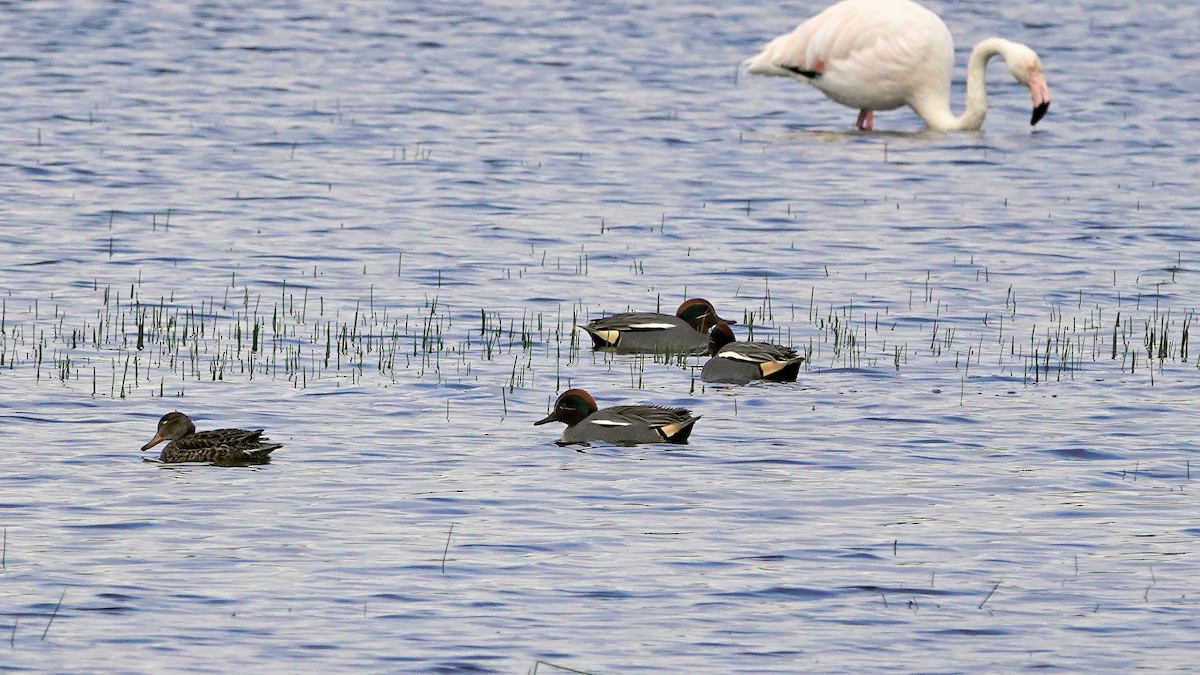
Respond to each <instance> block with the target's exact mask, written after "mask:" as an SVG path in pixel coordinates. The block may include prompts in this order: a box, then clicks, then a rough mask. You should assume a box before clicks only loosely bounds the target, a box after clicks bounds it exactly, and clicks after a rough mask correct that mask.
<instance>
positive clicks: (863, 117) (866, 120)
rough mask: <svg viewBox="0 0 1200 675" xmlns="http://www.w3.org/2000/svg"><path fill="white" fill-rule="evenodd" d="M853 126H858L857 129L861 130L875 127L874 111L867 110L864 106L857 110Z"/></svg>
mask: <svg viewBox="0 0 1200 675" xmlns="http://www.w3.org/2000/svg"><path fill="white" fill-rule="evenodd" d="M854 126H856V127H858V128H859V129H862V130H863V131H870V130H871V129H873V128H874V127H875V113H874V111H871V110H867V109H866V108H863V109H862V110H859V111H858V121H857V122H855V123H854Z"/></svg>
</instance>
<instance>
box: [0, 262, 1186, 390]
mask: <svg viewBox="0 0 1200 675" xmlns="http://www.w3.org/2000/svg"><path fill="white" fill-rule="evenodd" d="M827 274H828V272H827ZM990 276H991V275H988V274H987V273H986V272H985V273H984V274H983V275H982V277H983V278H981V279H979V280H980V282H981V283H982V284H983V285H984V286H983V291H978V289H976V291H973V292H990V291H994V290H995V288H996V285H995V284H993V283H992V282H991V280H990ZM439 279H440V275H439ZM911 288H912V290H911V291H910V293H909V295H908V297H906V298H903V299H901V300H900V301H896V300H895V299H888V298H870V299H868V300H867V301H855V300H844V299H843V300H826V299H823V298H821V297H819V296H818V293H817V290H816V287H815V286H812V287H810V288H809V289H808V293H807V294H806V297H804V296H802V297H801V298H800V299H799V300H795V299H788V300H786V301H781V300H780V299H779V298H778V297H777V296H775V297H773V294H772V290H771V289H770V286H769V280H765V281H764V283H763V286H762V292H761V294H759V293H758V292H757V291H754V292H747V291H745V290H744V289H739V290H738V297H740V298H743V299H745V302H744V303H743V304H744V306H746V307H747V309H744V310H743V315H742V322H741V328H744V329H745V330H746V331H748V333H749V334H748V335H747V336H745V337H744V338H743V339H749V340H764V341H769V342H775V343H778V344H785V345H795V346H796V348H797V349H798V351H800V352H801V353H802V354H803V355H804V356H805V359H806V367H807V368H810V369H812V368H864V369H888V370H894V371H902V370H913V369H915V370H916V372H918V373H919V374H924V375H928V376H933V377H939V376H944V375H945V374H946V371H945V369H946V368H952V369H954V371H955V372H954V373H953V374H952V376H953V377H954V378H955V379H958V378H961V379H963V380H965V379H966V378H970V377H974V376H980V375H984V374H986V375H990V376H999V377H1003V378H1006V379H1010V380H1019V381H1020V382H1023V383H1026V384H1039V383H1042V382H1046V381H1058V380H1062V379H1064V378H1073V377H1075V376H1076V374H1077V373H1080V372H1083V371H1115V372H1117V373H1124V374H1135V373H1142V372H1144V373H1147V374H1148V376H1149V378H1150V380H1151V382H1153V381H1154V378H1155V375H1156V373H1158V372H1161V371H1162V370H1163V369H1164V368H1166V367H1167V366H1168V365H1169V364H1180V365H1183V364H1188V365H1189V366H1190V364H1191V363H1192V361H1191V359H1190V356H1191V354H1190V344H1189V336H1190V332H1191V327H1192V323H1193V320H1194V318H1195V310H1193V309H1191V308H1175V307H1164V306H1162V304H1161V303H1162V300H1163V298H1164V297H1165V296H1164V295H1163V294H1162V284H1156V285H1155V286H1154V287H1153V290H1152V291H1151V292H1145V293H1139V292H1137V291H1136V289H1135V292H1134V293H1132V294H1128V293H1125V294H1122V293H1120V292H1117V291H1115V290H1113V289H1106V290H1105V292H1104V293H1099V292H1096V291H1095V290H1093V291H1092V292H1090V293H1085V292H1084V291H1082V290H1081V291H1078V292H1077V293H1075V294H1073V295H1072V296H1070V298H1071V300H1073V301H1074V302H1063V299H1062V298H1061V297H1060V298H1057V299H1054V300H1048V301H1047V304H1046V306H1045V307H1044V308H1040V309H1039V308H1035V309H1033V310H1031V308H1030V304H1031V303H1026V302H1024V301H1022V302H1020V303H1019V302H1018V290H1017V289H1014V288H1013V287H1011V286H1008V287H1007V288H1006V289H1005V291H1004V294H1003V298H1000V296H999V294H996V298H997V302H996V303H995V311H985V312H983V313H982V314H975V315H968V314H962V313H954V312H952V311H951V307H952V306H957V305H959V304H966V303H965V302H960V301H959V299H957V298H955V297H954V296H953V295H951V294H948V293H946V292H945V291H939V289H938V288H937V284H936V283H934V281H933V280H932V278H931V275H929V274H926V275H925V279H923V280H921V282H919V283H914V284H911ZM440 290H442V289H441V287H440V282H439V286H438V287H437V288H435V289H431V291H440ZM91 291H92V295H91V296H90V297H91V298H92V300H93V301H94V303H95V309H94V310H93V311H92V312H91V313H90V314H89V315H87V316H77V315H68V313H67V312H65V311H63V310H61V309H60V306H59V305H58V304H57V302H56V301H55V300H54V299H53V298H49V299H45V300H39V299H36V298H35V299H30V300H17V299H16V298H14V297H13V296H12V295H9V296H7V297H3V298H0V376H4V374H8V375H9V376H12V375H13V374H17V373H27V374H29V375H31V376H32V379H34V380H35V381H36V382H52V381H57V382H60V383H63V384H65V385H67V386H70V387H72V388H75V389H77V390H82V391H85V392H89V393H90V394H91V395H93V396H108V397H114V398H125V397H130V396H133V395H135V394H136V393H142V394H145V395H153V396H182V395H184V394H185V391H186V384H187V383H188V382H199V381H235V380H239V379H246V380H253V379H255V378H264V377H265V378H271V379H273V380H279V381H283V382H287V383H289V384H290V385H291V386H293V387H296V388H301V389H303V388H307V387H310V386H313V385H314V384H315V383H318V382H332V383H334V384H335V385H337V386H341V385H342V384H350V385H356V384H362V383H369V382H372V381H375V382H382V383H394V382H396V381H398V380H399V379H401V378H434V379H435V380H436V381H438V382H441V381H443V380H453V381H479V380H480V379H481V370H480V369H479V368H478V364H481V363H492V364H494V363H496V362H500V363H503V364H504V365H503V367H502V368H499V369H497V368H496V367H495V366H494V365H493V366H489V368H488V370H487V371H486V373H487V374H486V375H484V376H483V377H484V378H486V379H490V380H495V379H497V376H496V373H497V372H502V373H503V374H504V375H503V381H500V382H491V383H492V384H500V385H502V386H503V387H505V388H506V389H508V390H512V389H515V388H523V387H529V386H534V385H535V377H534V375H535V374H536V375H537V378H536V384H538V385H543V384H544V386H547V387H548V386H550V384H551V382H550V381H549V380H552V381H553V382H552V384H553V387H554V388H555V389H556V390H557V389H561V388H563V386H564V385H565V384H566V382H567V381H568V377H567V373H570V372H572V371H571V367H572V366H573V365H574V364H575V363H576V362H577V361H579V360H580V359H589V360H592V361H598V362H607V363H608V364H609V368H610V369H611V370H613V371H614V372H627V374H628V383H629V386H631V387H634V388H639V387H642V386H643V385H644V378H643V375H644V373H645V370H646V368H647V367H648V366H651V365H653V364H666V365H668V366H670V367H676V368H678V367H682V368H688V367H690V366H694V365H697V363H702V362H703V361H702V359H699V358H698V357H693V356H691V355H687V354H652V355H642V356H635V357H630V356H623V357H620V356H614V355H611V354H608V353H605V352H593V351H592V350H591V348H590V346H588V344H587V340H586V339H584V340H583V341H582V342H581V338H580V335H579V333H577V331H576V329H575V327H576V326H577V325H578V324H580V323H585V322H586V321H588V320H590V319H591V318H595V316H599V315H600V314H604V313H608V312H612V311H620V310H621V309H622V308H619V307H596V308H595V309H594V310H592V311H589V307H588V306H587V305H585V304H584V303H583V302H581V301H576V302H573V303H571V304H570V305H569V306H558V307H557V308H556V309H555V310H554V311H553V312H545V311H536V310H523V311H522V312H521V313H520V314H519V315H516V314H512V315H507V314H505V313H502V312H500V311H496V310H490V309H487V308H482V307H461V306H459V307H454V306H451V305H450V304H448V303H447V302H445V301H444V300H443V299H442V296H441V295H440V294H439V293H436V292H431V293H426V294H425V295H424V297H423V299H422V301H421V303H420V304H419V305H418V306H412V307H403V308H401V307H397V306H395V305H394V304H392V305H387V304H384V303H381V302H379V301H378V299H377V298H376V296H375V292H374V287H372V288H371V289H370V291H369V293H368V294H367V297H365V298H360V299H356V300H352V301H346V300H336V301H335V300H333V299H330V298H327V297H325V296H324V295H320V294H316V293H314V292H313V290H312V288H311V287H309V286H305V285H296V284H289V283H287V282H282V283H281V284H280V285H279V288H278V290H277V291H276V290H274V289H269V290H255V289H251V288H250V287H249V286H247V285H241V286H239V285H238V284H237V280H236V278H232V279H231V280H230V284H229V286H228V287H227V288H226V289H225V292H224V294H223V295H222V296H221V297H201V298H196V297H184V296H183V295H182V294H176V293H169V294H167V295H161V296H158V297H154V298H152V299H149V298H146V297H145V295H144V293H143V289H142V288H141V286H140V285H139V284H131V285H129V286H128V287H125V286H122V287H116V286H103V287H101V286H100V285H99V284H95V285H94V286H93V287H92V289H91ZM942 295H948V299H943V298H942V297H941V296H942ZM659 302H660V303H661V298H660V299H659ZM1197 365H1200V362H1197ZM1193 367H1194V366H1193ZM473 368H474V369H473ZM934 369H942V370H943V372H942V374H941V375H938V374H937V372H936V371H935V370H934Z"/></svg>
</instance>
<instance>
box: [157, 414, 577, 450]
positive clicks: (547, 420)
mask: <svg viewBox="0 0 1200 675" xmlns="http://www.w3.org/2000/svg"><path fill="white" fill-rule="evenodd" d="M557 421H558V411H557V410H556V411H554V412H552V413H550V414H549V415H546V417H545V418H543V419H540V420H538V421H536V422H534V423H533V426H535V427H536V426H538V425H539V424H549V423H551V422H557ZM142 449H143V450H145V449H146V448H142Z"/></svg>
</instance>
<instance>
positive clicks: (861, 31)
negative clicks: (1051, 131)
mask: <svg viewBox="0 0 1200 675" xmlns="http://www.w3.org/2000/svg"><path fill="white" fill-rule="evenodd" d="M997 55H999V56H1001V57H1003V58H1004V60H1005V62H1006V63H1007V64H1008V69H1009V72H1010V73H1012V75H1013V77H1014V78H1016V80H1017V81H1018V82H1020V83H1021V84H1024V85H1026V86H1027V87H1029V93H1030V97H1031V98H1032V100H1033V116H1032V118H1031V119H1032V121H1031V124H1037V122H1038V120H1040V119H1041V118H1042V116H1043V115H1045V114H1046V110H1048V109H1049V107H1050V88H1049V86H1048V85H1047V84H1046V77H1045V74H1044V73H1043V72H1042V62H1041V59H1040V58H1038V55H1037V53H1036V52H1034V51H1033V50H1032V49H1030V48H1029V47H1027V46H1026V45H1023V44H1021V43H1019V42H1012V41H1010V40H1005V39H1003V38H988V39H986V40H983V41H981V42H980V43H979V44H977V45H976V46H975V49H974V50H973V51H972V52H971V58H970V60H969V61H968V63H967V104H966V111H965V112H963V114H962V115H960V116H955V115H954V113H953V112H951V110H950V76H951V72H952V71H953V68H954V39H953V38H952V37H951V35H950V29H949V28H947V27H946V24H945V22H943V21H942V20H941V18H939V17H938V15H937V14H934V13H933V12H932V11H930V10H929V9H927V8H925V7H923V6H921V5H919V4H917V3H915V2H912V1H911V0H842V1H841V2H838V3H837V4H834V5H831V6H829V7H827V8H826V9H825V10H824V11H822V12H821V13H819V14H817V15H816V16H814V17H812V18H811V19H809V20H807V21H805V22H804V23H802V24H800V25H799V26H797V27H796V29H795V30H793V31H792V32H791V33H787V34H786V35H781V36H779V37H777V38H775V39H774V40H772V41H771V42H770V43H769V44H767V46H766V47H765V48H763V50H762V51H761V52H760V53H759V54H758V55H756V56H754V57H752V58H750V59H747V60H746V65H747V66H748V70H749V72H751V73H754V74H758V75H776V76H781V77H792V78H795V79H799V80H804V81H806V82H808V83H810V84H812V85H813V86H814V87H816V88H817V89H820V90H821V91H822V92H824V93H825V95H826V96H828V97H829V98H831V99H833V100H835V101H837V102H838V103H841V104H843V105H847V106H850V107H852V108H857V109H858V110H859V116H858V122H857V126H858V128H860V129H863V130H868V129H871V128H873V123H874V111H876V110H893V109H895V108H899V107H900V106H904V105H907V106H909V107H911V108H912V109H913V110H914V111H915V112H916V113H917V115H919V116H920V117H921V119H922V120H923V121H924V122H925V125H926V126H928V127H929V128H930V129H935V130H939V131H949V130H956V129H958V130H973V129H979V128H980V127H981V126H982V125H983V120H984V118H985V117H986V116H987V90H986V88H985V86H984V74H985V71H986V68H987V62H988V60H989V59H991V58H992V57H993V56H997Z"/></svg>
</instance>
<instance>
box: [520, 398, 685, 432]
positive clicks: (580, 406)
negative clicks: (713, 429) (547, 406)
mask: <svg viewBox="0 0 1200 675" xmlns="http://www.w3.org/2000/svg"><path fill="white" fill-rule="evenodd" d="M698 419H700V416H699V415H692V411H691V410H688V409H687V408H667V407H664V406H657V405H618V406H613V407H611V408H605V409H603V410H600V409H599V407H598V406H597V405H596V399H594V398H592V395H591V394H589V393H587V392H586V391H584V390H582V389H568V390H567V391H564V392H563V393H562V395H560V396H559V397H558V400H557V401H555V402H554V410H553V411H551V413H550V414H549V415H547V416H546V417H545V418H543V419H541V420H538V421H537V422H534V423H533V424H534V426H537V425H539V424H548V423H550V422H562V423H563V424H566V425H567V428H566V430H564V431H563V435H562V439H560V440H559V443H560V444H562V445H571V444H576V443H588V442H591V441H602V442H605V443H613V444H616V445H636V444H638V443H687V439H688V436H690V435H691V433H692V425H694V424H695V423H696V420H698Z"/></svg>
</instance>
